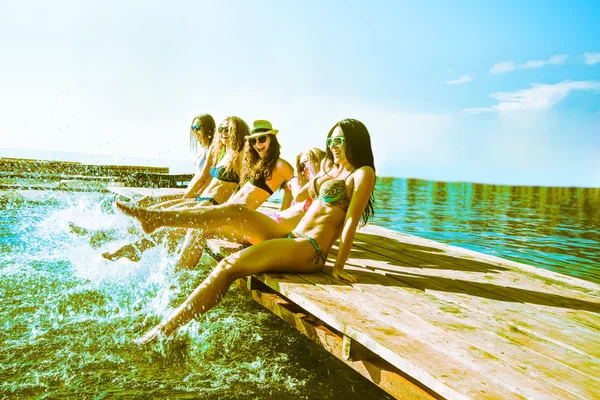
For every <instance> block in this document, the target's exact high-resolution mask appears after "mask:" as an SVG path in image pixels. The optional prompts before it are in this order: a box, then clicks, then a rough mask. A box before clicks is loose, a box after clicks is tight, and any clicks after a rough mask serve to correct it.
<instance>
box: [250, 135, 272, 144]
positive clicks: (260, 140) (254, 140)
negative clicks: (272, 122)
mask: <svg viewBox="0 0 600 400" xmlns="http://www.w3.org/2000/svg"><path fill="white" fill-rule="evenodd" d="M256 141H258V143H265V142H266V141H267V135H262V136H259V137H257V138H252V139H250V140H248V142H250V146H254V145H255V144H256Z"/></svg>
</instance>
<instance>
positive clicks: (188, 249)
mask: <svg viewBox="0 0 600 400" xmlns="http://www.w3.org/2000/svg"><path fill="white" fill-rule="evenodd" d="M246 228H247V230H251V227H246ZM290 230H291V229H290ZM210 238H219V239H225V240H227V241H230V242H233V243H239V244H245V245H248V244H255V243H258V242H257V241H256V240H264V239H265V238H257V237H251V236H248V235H247V234H246V233H245V231H244V229H242V228H240V229H235V228H233V227H232V226H229V225H223V226H221V227H219V228H216V229H211V230H204V231H200V230H199V229H189V230H188V233H187V236H186V241H185V243H184V245H183V248H182V249H181V253H180V254H181V255H180V257H179V260H178V261H177V265H176V266H175V270H176V271H178V270H180V269H193V268H194V267H195V266H196V265H197V264H198V262H199V261H200V258H202V254H203V253H204V247H205V246H206V240H207V239H210ZM250 239H254V240H255V241H251V240H250Z"/></svg>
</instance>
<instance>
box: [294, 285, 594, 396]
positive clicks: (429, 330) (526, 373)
mask: <svg viewBox="0 0 600 400" xmlns="http://www.w3.org/2000/svg"><path fill="white" fill-rule="evenodd" d="M302 278H304V279H306V280H308V281H309V282H311V283H313V284H315V285H316V286H317V287H322V288H323V289H325V290H327V291H328V292H329V293H331V294H332V295H333V296H335V297H337V298H339V301H340V302H344V304H348V305H351V306H352V307H353V308H354V309H357V310H363V311H364V312H365V313H369V314H370V315H371V316H372V317H373V318H374V319H376V320H378V321H380V322H382V323H386V324H388V325H390V326H392V327H393V328H395V329H396V330H397V331H398V332H401V333H403V334H406V335H407V336H409V337H412V338H414V339H415V340H418V341H420V342H422V343H425V344H426V345H428V346H430V347H432V348H433V349H435V350H436V351H438V352H440V353H443V354H447V355H448V356H449V357H451V358H452V359H454V360H455V361H454V362H455V363H460V364H462V365H465V366H466V367H467V368H470V369H472V370H475V371H478V372H480V373H481V374H482V375H484V376H489V378H488V381H487V382H488V383H489V382H495V383H496V384H499V385H502V386H504V387H505V388H506V389H508V390H510V391H512V392H514V393H517V394H519V395H521V396H523V397H526V398H536V399H537V398H560V399H584V398H587V396H585V393H584V395H583V396H582V395H579V394H575V393H573V392H571V391H570V390H567V389H564V388H563V387H561V386H558V385H557V384H555V383H554V382H551V381H548V380H546V379H543V377H541V376H540V375H538V374H536V372H537V371H533V370H529V369H523V368H521V367H520V366H518V365H515V364H513V363H510V362H507V361H506V360H505V359H504V358H499V357H497V356H495V355H494V354H493V353H490V352H488V351H486V349H485V348H484V347H487V348H492V349H495V348H496V347H498V345H499V344H498V343H493V341H492V340H490V337H489V336H487V337H486V336H482V338H483V340H479V341H478V343H477V345H474V344H472V343H470V342H468V341H466V340H463V339H462V338H460V337H459V336H457V335H456V334H452V333H449V332H448V331H445V330H444V329H441V328H439V327H437V326H435V325H432V324H430V323H428V322H426V321H424V320H423V319H421V318H418V317H416V316H414V315H412V314H410V313H408V312H406V311H404V310H403V309H402V308H400V307H398V306H396V305H395V303H394V302H393V301H390V299H387V301H385V300H384V299H383V298H380V297H378V296H372V295H370V294H369V293H365V292H364V291H363V292H361V291H358V290H356V289H355V288H354V287H352V286H350V285H341V284H339V281H336V280H334V279H332V278H329V277H326V276H323V274H306V275H302ZM392 300H393V299H392ZM390 340H394V338H393V336H392V337H390V338H388V340H387V341H385V342H383V343H382V345H384V346H385V345H388V343H387V342H388V341H390ZM482 345H483V346H482ZM507 351H508V348H507ZM553 364H554V365H555V366H558V363H556V362H554V363H553ZM577 374H578V375H580V376H578V375H575V377H576V378H580V379H579V381H581V380H583V379H584V378H587V377H586V376H585V375H583V374H580V373H577ZM540 378H542V379H540ZM587 381H588V380H587V379H586V380H585V382H587ZM594 383H598V382H595V381H594Z"/></svg>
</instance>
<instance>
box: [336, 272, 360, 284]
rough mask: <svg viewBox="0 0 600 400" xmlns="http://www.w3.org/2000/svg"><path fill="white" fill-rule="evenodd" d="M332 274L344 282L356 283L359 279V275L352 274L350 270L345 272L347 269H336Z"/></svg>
mask: <svg viewBox="0 0 600 400" xmlns="http://www.w3.org/2000/svg"><path fill="white" fill-rule="evenodd" d="M331 275H332V276H333V277H334V278H335V279H337V280H339V281H342V282H348V283H356V282H358V281H359V278H358V275H354V274H351V273H350V272H345V271H339V272H336V271H335V270H334V271H333V273H332V274H331Z"/></svg>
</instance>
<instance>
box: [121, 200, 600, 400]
mask: <svg viewBox="0 0 600 400" xmlns="http://www.w3.org/2000/svg"><path fill="white" fill-rule="evenodd" d="M121 192H122V191H121ZM272 207H274V205H272V204H271V205H267V206H265V208H272ZM336 250H337V248H336V247H334V248H333V249H332V251H331V254H330V255H335V253H336ZM331 266H332V263H331V261H328V263H327V265H326V267H325V268H324V271H323V272H321V273H317V274H280V273H269V274H261V275H258V276H253V277H249V278H248V279H244V280H239V281H237V282H236V284H237V285H238V287H240V288H241V289H243V290H244V291H245V292H247V293H248V294H250V295H251V296H252V298H253V299H255V300H256V301H257V302H259V303H260V304H262V305H263V306H265V307H266V308H267V309H269V310H270V311H272V312H273V313H274V314H276V315H278V316H279V317H281V318H282V319H283V320H285V321H286V322H288V323H289V324H291V325H292V326H294V327H296V328H297V329H298V330H299V331H300V332H302V333H303V334H305V335H306V336H308V337H309V338H311V339H312V340H314V341H315V342H317V343H319V344H320V345H321V346H323V347H324V348H325V349H327V350H328V351H329V352H331V353H332V354H333V355H335V356H336V357H338V358H339V359H341V360H343V361H344V362H345V363H346V364H347V365H349V366H350V367H352V368H354V369H355V370H357V371H358V372H360V373H361V374H362V375H363V376H364V377H365V378H367V379H369V380H371V381H372V382H374V383H375V384H376V385H378V386H380V387H381V388H382V389H383V390H385V391H386V392H388V393H390V394H391V395H392V396H394V397H396V398H399V399H400V398H402V399H404V398H409V399H413V398H425V399H427V398H445V399H523V398H528V399H561V400H563V399H585V400H589V399H600V285H598V284H596V283H593V282H588V281H584V280H580V279H577V278H573V277H570V276H566V275H562V274H558V273H554V272H551V271H547V270H544V269H541V268H535V267H532V266H529V265H525V264H521V263H517V262H513V261H509V260H504V259H502V258H498V257H494V256H489V255H485V254H482V253H478V252H474V251H470V250H466V249H462V248H458V247H454V246H449V245H445V244H442V243H438V242H435V241H432V240H427V239H423V238H419V237H415V236H412V235H407V234H402V233H398V232H394V231H390V230H387V229H384V228H381V227H377V226H373V225H369V226H367V227H364V228H362V229H360V231H359V232H358V233H357V235H356V240H355V243H354V246H353V249H352V252H351V253H350V257H349V259H348V262H347V265H346V268H347V269H348V270H349V271H351V272H353V273H355V274H357V275H359V276H360V282H359V283H356V284H352V285H350V284H345V283H342V282H340V281H337V280H334V279H333V278H332V277H331Z"/></svg>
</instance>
